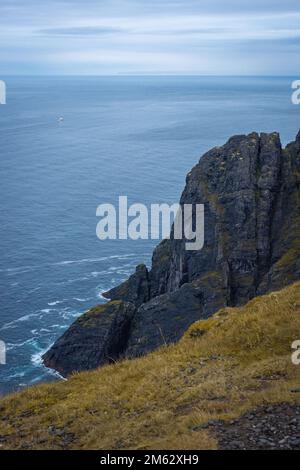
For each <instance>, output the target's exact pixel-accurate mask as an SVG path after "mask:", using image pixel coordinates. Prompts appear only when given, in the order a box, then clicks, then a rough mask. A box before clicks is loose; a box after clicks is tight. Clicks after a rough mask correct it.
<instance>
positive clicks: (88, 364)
mask: <svg viewBox="0 0 300 470" xmlns="http://www.w3.org/2000/svg"><path fill="white" fill-rule="evenodd" d="M134 313H135V307H134V305H133V304H130V303H128V302H121V301H114V302H109V303H107V304H104V305H98V306H97V307H94V308H93V309H91V310H89V311H88V312H87V313H85V314H84V315H82V316H81V317H79V318H78V319H77V320H76V321H75V322H74V323H73V325H71V327H70V328H69V329H68V330H67V331H66V332H65V333H64V335H63V336H62V337H61V338H59V339H58V340H57V341H56V343H55V344H54V345H53V346H52V347H51V348H50V349H49V351H47V352H46V354H44V356H43V361H44V364H45V365H46V366H47V367H50V368H52V369H55V370H57V371H58V372H59V373H60V374H61V375H63V376H67V375H69V374H71V373H72V372H75V371H82V370H88V369H94V368H96V367H98V366H100V365H104V364H107V363H109V362H113V361H114V360H116V359H118V358H119V357H120V356H122V354H123V352H124V350H125V348H126V345H127V341H128V334H129V329H130V325H131V320H132V317H133V315H134Z"/></svg>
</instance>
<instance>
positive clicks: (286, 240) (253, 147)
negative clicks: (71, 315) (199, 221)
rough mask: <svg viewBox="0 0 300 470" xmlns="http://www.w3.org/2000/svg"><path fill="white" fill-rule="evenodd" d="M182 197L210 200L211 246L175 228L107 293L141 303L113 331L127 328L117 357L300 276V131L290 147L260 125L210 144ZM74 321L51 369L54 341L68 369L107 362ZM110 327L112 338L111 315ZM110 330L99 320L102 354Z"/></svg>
mask: <svg viewBox="0 0 300 470" xmlns="http://www.w3.org/2000/svg"><path fill="white" fill-rule="evenodd" d="M180 204H181V205H182V206H183V205H184V204H193V205H195V204H204V207H205V244H204V247H203V249H202V250H199V251H188V250H186V249H185V243H186V241H187V240H185V239H183V240H175V239H174V236H173V231H172V232H171V235H170V239H169V240H163V241H162V242H161V243H160V244H159V245H158V246H157V248H156V249H155V250H154V253H153V258H152V268H151V270H150V271H149V272H148V270H147V268H146V267H145V266H144V265H141V266H138V267H137V269H136V272H135V274H133V275H132V276H131V277H130V278H129V279H128V280H127V281H126V282H124V283H123V284H121V286H118V287H116V288H114V289H111V290H110V291H109V292H107V293H105V294H104V295H105V296H106V297H109V298H111V299H118V300H123V301H129V302H132V304H134V305H135V307H136V309H137V311H136V313H135V314H134V308H133V307H130V309H129V310H130V315H129V317H130V318H128V321H127V320H126V322H125V323H126V327H125V328H121V329H120V328H119V329H118V328H117V329H116V334H117V336H118V337H119V340H118V341H117V343H118V344H119V343H120V341H121V336H122V334H123V333H122V330H124V331H126V333H125V334H124V338H125V339H124V344H123V345H122V348H118V347H115V346H114V347H113V351H114V357H117V355H118V354H119V356H120V355H121V356H122V355H127V356H130V357H131V356H138V355H140V354H145V353H146V352H148V351H150V350H152V349H154V348H156V347H158V346H160V345H163V344H164V343H170V342H173V341H176V340H177V339H179V338H180V336H181V335H182V334H183V332H184V331H185V329H186V328H188V326H189V325H190V324H191V323H193V322H194V321H195V320H197V319H200V318H206V317H207V316H209V315H211V314H213V313H214V312H216V311H217V310H218V309H219V308H221V307H224V306H238V305H241V304H243V303H246V302H247V301H248V300H250V299H251V298H253V297H255V296H256V295H261V294H263V293H267V292H269V291H271V290H275V289H280V288H282V287H284V286H286V285H288V284H290V283H291V282H293V281H296V280H298V279H300V132H299V134H298V135H297V138H296V140H295V142H292V143H291V144H289V145H288V146H287V147H286V148H285V149H282V146H281V143H280V138H279V135H278V134H277V133H272V134H261V135H259V134H257V133H255V132H254V133H251V134H249V135H240V136H235V137H232V138H231V139H229V141H228V142H227V143H226V144H225V145H224V146H222V147H216V148H214V149H212V150H210V151H209V152H207V153H206V154H205V155H204V156H203V157H202V158H201V159H200V161H199V163H198V164H197V165H196V166H195V167H194V168H193V169H192V170H191V171H190V173H189V174H188V175H187V178H186V186H185V189H184V191H183V193H182V196H181V199H180ZM128 308H129V307H128ZM83 318H84V317H83ZM77 322H79V323H77ZM77 322H75V325H77V326H78V324H80V319H79V320H77ZM100 323H101V322H100ZM129 323H130V330H129ZM77 326H76V328H74V325H73V326H72V327H71V329H70V330H68V332H67V333H65V335H64V336H63V338H64V337H65V340H66V339H67V340H68V341H67V342H66V341H63V342H62V343H60V341H61V340H58V342H57V343H56V344H55V345H54V346H53V347H52V349H50V351H49V352H48V353H47V354H46V356H45V357H46V358H47V361H45V362H46V363H47V364H48V365H49V366H50V367H54V368H56V369H57V370H60V369H59V367H60V368H61V366H60V360H59V358H57V357H56V355H55V351H56V350H57V347H58V346H57V345H59V349H60V351H62V350H63V348H65V347H66V351H67V355H66V356H64V355H63V357H64V363H63V369H64V368H67V369H68V371H71V370H82V369H83V368H93V367H95V366H97V365H99V364H100V363H102V362H101V361H102V358H103V355H102V353H99V355H100V360H95V356H94V350H93V334H92V330H91V334H90V336H89V340H88V341H87V346H86V345H85V343H82V341H81V334H83V333H82V331H84V330H83V329H82V328H81V329H78V328H77ZM107 328H108V329H109V331H110V333H109V335H108V336H109V337H112V336H113V333H112V332H113V328H114V322H112V321H109V322H108V325H107ZM104 330H105V324H104V323H101V326H100V331H101V333H100V335H99V336H97V334H96V336H95V339H96V340H97V341H100V342H101V346H100V348H99V345H98V344H97V348H98V349H99V351H100V350H101V348H102V342H103V341H104V343H103V345H104V346H103V347H106V345H107V339H106V335H105V331H104ZM96 331H97V330H96ZM74 334H75V336H74V338H75V343H74V341H73V342H72V336H73V335H74ZM76 335H77V336H76ZM82 337H83V338H84V339H85V338H86V336H85V334H83V336H82ZM76 338H77V340H76ZM125 343H126V344H125ZM65 344H66V346H65ZM108 344H110V341H108ZM126 345H127V348H126ZM77 347H78V350H77ZM86 347H87V349H88V351H91V355H90V356H91V357H90V359H89V353H88V354H85V348H86ZM97 348H96V349H97ZM98 349H97V351H98ZM53 354H54V357H56V360H51V357H52V355H53ZM81 356H84V357H85V360H84V361H82V360H81ZM49 358H50V360H49ZM106 362H107V361H106ZM78 364H79V365H80V367H79V369H78Z"/></svg>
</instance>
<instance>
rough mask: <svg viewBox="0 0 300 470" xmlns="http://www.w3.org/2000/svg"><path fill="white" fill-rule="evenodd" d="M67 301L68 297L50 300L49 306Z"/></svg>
mask: <svg viewBox="0 0 300 470" xmlns="http://www.w3.org/2000/svg"><path fill="white" fill-rule="evenodd" d="M65 301H66V299H63V300H54V301H53V302H48V305H49V307H54V305H59V304H63V303H64V302H65Z"/></svg>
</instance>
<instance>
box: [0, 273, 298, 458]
mask: <svg viewBox="0 0 300 470" xmlns="http://www.w3.org/2000/svg"><path fill="white" fill-rule="evenodd" d="M296 339H300V282H298V283H296V284H294V285H292V286H290V287H288V288H286V289H284V290H282V291H280V292H275V293H272V294H270V295H267V296H264V297H260V298H257V299H254V300H252V301H251V302H249V303H248V304H247V305H246V306H244V307H241V308H236V309H230V308H226V309H223V310H221V311H220V312H218V314H216V315H214V317H212V318H210V319H209V320H206V321H199V322H197V323H195V324H194V325H192V327H191V328H190V329H189V331H188V332H187V333H186V334H185V336H184V338H182V340H181V341H180V342H179V343H178V344H177V345H174V346H169V347H164V348H162V349H160V350H158V351H156V352H154V353H152V354H150V355H149V356H147V357H144V358H141V359H137V360H132V361H124V362H121V363H118V364H115V365H111V366H107V367H104V368H102V369H99V370H96V371H93V372H88V373H81V374H78V375H74V376H73V377H72V378H71V379H70V380H68V381H67V382H59V383H54V384H45V385H39V386H36V387H33V388H29V389H27V390H25V391H23V392H21V393H18V394H15V395H12V396H9V397H6V398H4V399H3V400H2V401H1V402H0V413H1V419H0V436H5V439H6V440H5V441H3V440H2V448H22V447H23V448H36V449H39V448H41V449H45V448H51V449H54V448H62V447H64V448H67V447H68V448H77V449H82V448H83V449H87V448H88V449H91V448H97V449H122V448H127V449H128V448H130V449H136V448H142V449H153V448H157V449H176V448H178V449H184V448H187V449H188V448H195V449H207V448H217V446H218V443H217V442H216V441H215V440H214V439H213V437H211V436H210V435H209V431H208V430H207V429H201V427H200V429H199V427H198V428H197V429H198V430H193V428H195V426H196V427H197V426H199V425H200V424H202V423H205V422H207V421H208V420H211V419H219V418H221V419H232V418H234V417H238V416H239V415H240V414H241V413H243V412H244V411H246V410H248V409H251V408H253V407H254V406H257V405H259V404H263V403H277V402H282V401H295V400H297V401H298V403H300V398H299V394H293V393H291V391H290V390H291V388H293V387H295V386H300V366H295V365H293V364H292V363H291V351H292V350H291V343H292V342H293V341H294V340H296ZM49 426H54V427H55V428H57V429H58V431H59V430H61V429H62V433H63V434H62V435H64V434H67V435H68V433H72V434H73V439H70V441H66V440H64V438H63V437H62V436H61V435H53V432H51V431H50V432H49ZM52 429H53V428H52ZM54 434H55V433H54ZM70 435H71V434H70ZM0 442H1V441H0Z"/></svg>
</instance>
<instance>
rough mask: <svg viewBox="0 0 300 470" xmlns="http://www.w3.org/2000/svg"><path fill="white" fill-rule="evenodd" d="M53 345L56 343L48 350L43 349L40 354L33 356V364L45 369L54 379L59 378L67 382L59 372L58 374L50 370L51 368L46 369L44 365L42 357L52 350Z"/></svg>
mask: <svg viewBox="0 0 300 470" xmlns="http://www.w3.org/2000/svg"><path fill="white" fill-rule="evenodd" d="M53 344H54V343H52V344H50V345H49V346H48V347H47V348H44V349H41V350H40V351H39V352H37V353H34V354H32V356H31V363H32V364H33V365H34V366H38V367H43V368H44V369H45V370H47V372H48V373H50V374H51V375H53V376H54V377H57V378H59V379H62V380H67V379H66V378H65V377H63V376H62V375H60V373H59V372H57V371H56V370H54V369H50V368H49V367H46V366H45V364H44V363H43V359H42V356H43V355H44V354H45V353H46V352H47V351H48V349H50V348H51V346H53ZM38 381H39V380H38Z"/></svg>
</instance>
